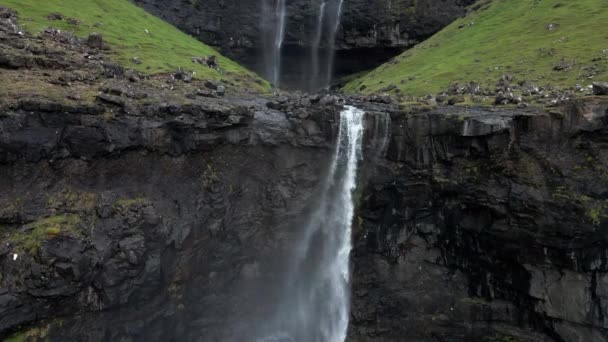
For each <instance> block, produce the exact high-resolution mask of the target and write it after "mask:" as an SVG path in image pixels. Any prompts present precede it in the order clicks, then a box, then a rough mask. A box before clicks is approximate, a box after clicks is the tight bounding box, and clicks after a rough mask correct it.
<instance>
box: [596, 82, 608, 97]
mask: <svg viewBox="0 0 608 342" xmlns="http://www.w3.org/2000/svg"><path fill="white" fill-rule="evenodd" d="M593 95H608V82H597V83H593Z"/></svg>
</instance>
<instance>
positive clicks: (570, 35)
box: [345, 0, 608, 95]
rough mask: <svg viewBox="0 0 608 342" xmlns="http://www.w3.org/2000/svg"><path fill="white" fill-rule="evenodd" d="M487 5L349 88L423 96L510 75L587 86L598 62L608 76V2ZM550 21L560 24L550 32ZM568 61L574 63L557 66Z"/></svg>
mask: <svg viewBox="0 0 608 342" xmlns="http://www.w3.org/2000/svg"><path fill="white" fill-rule="evenodd" d="M558 4H559V5H560V6H558ZM483 8H484V9H479V10H477V11H475V12H473V13H472V14H470V15H468V16H466V17H463V18H460V19H458V20H456V21H455V22H454V23H452V24H451V25H449V26H448V27H446V28H445V29H443V30H442V31H441V32H439V33H438V34H436V35H435V36H433V37H432V38H430V39H429V40H427V41H425V42H423V43H421V44H419V45H418V46H416V47H415V48H413V49H411V50H409V51H407V52H405V53H403V54H402V55H400V56H398V57H396V58H395V59H394V60H393V61H390V62H388V63H386V64H384V65H382V66H380V67H379V68H377V69H376V70H374V71H372V72H370V73H368V74H367V75H365V76H363V77H361V78H359V79H356V80H353V81H351V82H349V83H348V84H347V86H346V87H345V90H347V91H349V92H358V91H362V92H364V93H372V92H378V91H380V89H382V88H383V87H384V85H386V84H395V85H397V86H398V87H399V89H401V90H402V92H403V93H405V94H412V95H424V94H427V93H429V92H439V91H441V90H444V89H446V88H447V87H448V86H449V85H450V84H452V83H454V82H459V83H461V84H464V83H468V82H469V81H477V82H479V83H480V84H481V85H482V86H485V87H489V86H494V85H495V83H496V81H497V80H498V78H499V77H500V75H503V74H511V75H514V76H515V78H516V80H530V81H534V82H537V83H539V84H541V85H543V84H546V83H550V84H553V85H558V86H573V85H575V84H577V83H580V84H583V85H586V84H589V83H590V82H591V80H590V79H589V76H590V74H589V68H590V67H592V66H595V68H597V69H598V74H597V75H595V76H594V79H596V80H597V79H600V80H601V79H608V53H606V49H608V30H606V29H605V23H606V22H608V2H606V1H604V0H578V1H563V0H543V1H530V0H494V1H492V2H491V3H490V4H489V5H487V6H486V7H483ZM551 23H554V24H558V27H557V29H554V30H549V29H548V28H547V26H548V25H549V24H551ZM562 59H563V60H565V61H566V62H568V63H570V64H572V66H571V67H570V68H568V69H566V70H562V71H556V70H554V69H553V67H554V66H555V65H556V64H558V63H560V60H562ZM592 59H596V60H595V61H592ZM574 61H576V62H575V63H573V62H574ZM363 84H364V85H365V88H364V89H363V90H360V87H361V85H363Z"/></svg>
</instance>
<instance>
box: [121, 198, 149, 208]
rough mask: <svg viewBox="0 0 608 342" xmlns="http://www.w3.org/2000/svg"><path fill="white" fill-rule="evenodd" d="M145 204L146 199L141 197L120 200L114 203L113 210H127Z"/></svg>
mask: <svg viewBox="0 0 608 342" xmlns="http://www.w3.org/2000/svg"><path fill="white" fill-rule="evenodd" d="M145 203H147V199H146V198H145V197H143V196H137V197H134V198H120V199H118V200H117V201H116V202H114V208H129V207H133V206H136V205H141V204H145Z"/></svg>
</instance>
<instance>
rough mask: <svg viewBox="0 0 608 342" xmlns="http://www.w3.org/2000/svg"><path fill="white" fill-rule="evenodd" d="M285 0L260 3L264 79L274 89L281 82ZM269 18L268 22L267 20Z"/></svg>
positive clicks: (269, 0) (285, 19) (285, 16)
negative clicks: (273, 86) (272, 85)
mask: <svg viewBox="0 0 608 342" xmlns="http://www.w3.org/2000/svg"><path fill="white" fill-rule="evenodd" d="M285 1H286V0H264V1H263V3H262V14H263V15H262V23H261V27H262V30H261V32H262V34H263V39H262V41H263V42H264V65H265V73H266V78H267V79H268V80H269V81H270V82H271V83H272V84H274V85H275V86H276V87H278V86H279V85H280V82H281V65H282V63H281V62H282V61H281V58H282V56H281V53H282V48H283V40H284V39H285V25H286V24H287V6H286V3H285ZM269 18H270V20H268V19H269Z"/></svg>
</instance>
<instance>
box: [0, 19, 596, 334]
mask: <svg viewBox="0 0 608 342" xmlns="http://www.w3.org/2000/svg"><path fill="white" fill-rule="evenodd" d="M0 18H2V16H0ZM2 23H4V21H2V20H0V33H1V34H0V45H1V46H0V47H2V49H1V51H10V53H7V54H5V55H3V56H2V57H3V58H2V59H0V72H1V77H2V78H3V79H8V80H11V82H10V84H8V89H5V88H1V89H0V92H1V93H2V94H3V97H2V99H1V101H0V107H1V110H0V238H1V242H2V243H1V244H0V338H5V337H7V336H10V335H13V334H16V335H15V336H16V337H17V338H22V339H26V340H40V341H46V340H48V341H65V340H74V341H85V340H86V341H120V340H131V341H151V340H153V341H161V340H162V341H164V340H167V341H171V340H175V341H200V340H201V339H202V340H205V341H250V338H251V331H254V330H255V329H256V327H257V325H259V324H262V323H263V322H262V321H261V318H263V317H265V315H266V314H268V313H267V312H266V311H267V310H268V308H269V305H268V303H271V302H273V301H274V300H275V299H276V297H277V292H276V289H277V287H278V286H280V281H281V275H282V274H283V272H284V271H285V267H286V264H285V262H284V261H285V260H286V255H289V254H290V253H291V252H292V251H293V248H295V247H296V246H297V245H298V237H299V230H298V227H300V226H301V224H302V221H303V220H305V219H306V217H307V213H308V211H309V209H310V208H309V206H310V204H311V203H314V201H315V196H316V194H317V188H318V185H319V184H320V183H321V182H322V181H323V179H324V173H325V172H326V168H327V163H328V161H329V160H330V159H331V153H332V148H331V146H332V144H333V141H334V140H335V132H336V123H337V121H336V114H337V113H338V112H339V110H340V109H341V106H340V105H339V103H340V99H339V98H338V97H335V96H331V95H327V96H323V97H321V96H306V95H298V94H291V95H290V94H282V95H278V96H274V97H269V98H264V97H260V96H257V95H251V94H246V93H242V94H241V93H238V92H237V91H236V90H235V89H233V88H232V87H231V86H230V85H229V84H227V85H226V86H227V89H225V90H226V94H225V95H224V96H222V95H221V93H223V92H218V91H213V92H210V91H208V90H205V89H202V88H205V83H207V84H208V82H201V81H197V80H189V81H188V82H184V81H182V80H183V79H184V77H185V76H184V75H183V74H176V75H173V76H172V77H169V78H168V79H167V78H166V76H163V77H164V78H162V79H160V78H155V77H144V76H141V75H137V74H133V73H130V72H128V71H125V70H122V69H121V68H119V67H117V66H115V65H112V64H111V63H109V62H107V61H104V56H103V53H101V52H99V51H90V49H87V50H89V54H88V56H90V57H89V58H86V59H83V58H82V53H81V50H80V49H82V48H83V46H82V44H81V43H79V42H77V41H66V40H65V39H63V38H65V37H64V36H62V35H61V34H59V33H56V32H54V33H53V32H51V33H48V34H45V35H43V36H42V37H38V38H35V37H31V36H28V35H20V34H18V33H17V32H13V28H12V27H9V29H10V31H7V30H3V29H4V28H5V27H4V26H3V25H1V24H2ZM58 56H59V57H61V58H59V57H58ZM59 61H61V63H63V64H60V65H59V64H57V63H59ZM176 77H177V78H176ZM67 80H70V81H67ZM26 81H27V82H29V83H32V84H35V85H36V87H35V89H45V90H46V91H45V92H44V93H40V92H38V93H35V92H32V91H31V90H29V88H28V87H27V84H29V83H27V82H26ZM6 84H7V83H5V85H6ZM211 86H212V87H216V88H217V85H215V86H214V85H211ZM218 90H219V89H218ZM60 94H64V95H60ZM144 94H146V95H145V96H144ZM345 100H346V101H347V102H348V103H351V104H354V105H357V106H359V107H360V108H363V109H365V110H366V112H367V113H368V119H367V120H368V122H367V127H368V132H367V135H366V136H367V138H366V139H367V140H366V145H371V144H370V140H369V139H373V138H374V137H375V136H376V135H375V134H374V132H373V131H374V130H375V127H374V125H373V124H374V120H373V118H374V117H376V116H377V115H390V117H391V121H392V123H391V126H390V127H391V130H390V140H389V144H388V151H387V154H386V156H385V157H382V156H381V155H380V157H381V158H378V157H379V156H377V155H375V158H371V157H370V156H372V154H370V151H369V149H366V154H365V156H366V160H365V162H364V165H363V169H362V170H361V175H360V184H359V187H358V191H357V194H356V195H357V198H358V201H357V208H358V210H357V217H356V219H355V222H354V228H355V229H354V241H355V246H354V251H353V255H352V263H353V269H354V273H353V298H352V315H351V328H350V337H349V341H437V340H439V341H454V342H456V341H558V342H562V341H567V342H570V341H572V342H575V341H604V340H605V339H606V338H607V329H608V326H607V323H606V319H605V317H606V314H607V313H608V309H607V306H606V303H607V302H606V301H607V300H608V298H607V297H608V288H607V286H608V285H607V284H608V279H607V272H608V266H607V265H608V264H607V260H606V255H607V253H606V251H607V247H608V243H607V241H606V238H607V236H606V229H607V228H608V212H607V210H608V203H607V201H608V179H607V178H606V175H607V172H608V156H607V152H606V151H608V148H607V146H606V145H607V144H608V141H607V140H606V137H607V136H608V135H607V133H608V101H607V100H606V98H605V97H604V98H602V97H596V98H586V99H584V100H580V101H578V102H577V101H575V102H571V103H565V104H562V105H560V106H558V107H554V108H551V109H550V111H547V110H544V109H540V108H529V109H515V108H512V109H496V108H468V107H438V108H435V109H432V110H428V109H426V110H423V109H418V110H414V109H411V110H409V109H404V108H401V107H400V106H398V105H395V104H391V101H390V99H386V98H382V97H371V98H370V97H361V98H359V97H352V98H346V99H345Z"/></svg>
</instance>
